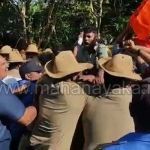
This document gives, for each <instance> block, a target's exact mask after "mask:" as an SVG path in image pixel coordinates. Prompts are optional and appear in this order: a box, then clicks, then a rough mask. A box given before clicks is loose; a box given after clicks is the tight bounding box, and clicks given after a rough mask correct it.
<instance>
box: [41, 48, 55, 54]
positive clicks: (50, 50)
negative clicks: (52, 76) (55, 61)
mask: <svg viewBox="0 0 150 150" xmlns="http://www.w3.org/2000/svg"><path fill="white" fill-rule="evenodd" d="M43 52H49V53H53V51H52V49H51V48H46V49H45V50H44V51H43Z"/></svg>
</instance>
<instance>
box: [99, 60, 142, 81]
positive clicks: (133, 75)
mask: <svg viewBox="0 0 150 150" xmlns="http://www.w3.org/2000/svg"><path fill="white" fill-rule="evenodd" d="M111 59H112V57H108V58H101V59H100V60H99V61H98V63H99V65H100V67H101V68H102V69H103V70H104V71H106V72H107V73H108V74H110V75H112V76H116V77H123V78H127V79H131V80H139V81H140V80H142V78H141V76H140V75H138V74H137V73H134V72H133V73H131V74H122V73H119V72H112V71H109V70H108V69H106V68H105V65H106V63H107V62H108V61H109V60H111ZM120 65H121V64H120Z"/></svg>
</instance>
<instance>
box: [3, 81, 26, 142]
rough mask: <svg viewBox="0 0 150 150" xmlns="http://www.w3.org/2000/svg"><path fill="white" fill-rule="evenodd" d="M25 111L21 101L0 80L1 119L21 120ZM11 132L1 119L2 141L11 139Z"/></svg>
mask: <svg viewBox="0 0 150 150" xmlns="http://www.w3.org/2000/svg"><path fill="white" fill-rule="evenodd" d="M24 112H25V107H24V105H23V104H22V103H21V101H20V100H19V99H18V98H17V97H16V96H15V95H13V94H12V93H11V91H10V89H9V88H8V86H7V85H6V84H5V83H3V82H2V81H1V80H0V120H1V118H2V117H4V118H6V119H10V120H14V121H17V120H19V119H20V118H21V117H22V116H23V114H24ZM10 138H11V136H10V133H9V131H8V130H7V128H6V127H5V126H4V125H3V124H2V123H1V121H0V142H2V141H5V140H8V139H10Z"/></svg>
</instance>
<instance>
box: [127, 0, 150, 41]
mask: <svg viewBox="0 0 150 150" xmlns="http://www.w3.org/2000/svg"><path fill="white" fill-rule="evenodd" d="M129 22H130V25H131V27H132V29H133V31H134V32H135V34H136V35H137V37H138V38H139V39H147V38H149V37H150V0H143V1H142V3H141V5H140V6H139V7H138V8H137V9H136V11H135V12H134V13H133V14H132V16H131V17H130V20H129Z"/></svg>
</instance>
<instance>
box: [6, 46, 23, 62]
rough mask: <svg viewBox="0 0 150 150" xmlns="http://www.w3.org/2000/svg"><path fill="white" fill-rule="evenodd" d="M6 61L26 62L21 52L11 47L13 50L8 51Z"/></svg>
mask: <svg viewBox="0 0 150 150" xmlns="http://www.w3.org/2000/svg"><path fill="white" fill-rule="evenodd" d="M8 62H9V63H17V62H26V60H24V59H23V58H22V56H21V54H20V53H19V51H18V50H16V49H13V51H11V52H10V53H9V58H8Z"/></svg>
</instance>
